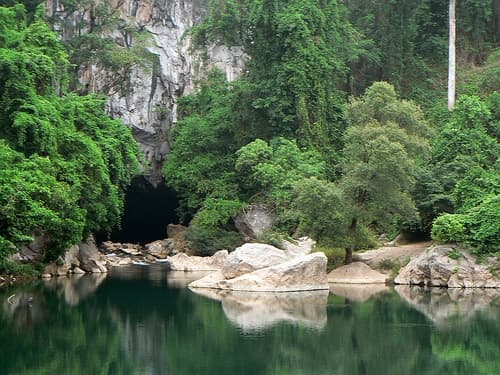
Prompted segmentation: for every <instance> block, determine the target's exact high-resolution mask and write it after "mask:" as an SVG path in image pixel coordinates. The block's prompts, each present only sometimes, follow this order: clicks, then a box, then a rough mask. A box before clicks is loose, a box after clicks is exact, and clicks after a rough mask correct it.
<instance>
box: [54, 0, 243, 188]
mask: <svg viewBox="0 0 500 375" xmlns="http://www.w3.org/2000/svg"><path fill="white" fill-rule="evenodd" d="M69 3H71V2H65V1H62V0H47V1H46V8H47V13H48V16H49V17H50V18H51V19H52V22H53V24H54V28H55V29H56V30H57V31H59V33H60V34H61V36H62V38H63V39H66V40H68V39H70V38H72V37H74V36H79V35H84V34H86V33H89V32H92V31H93V30H92V27H93V26H92V25H93V23H95V22H98V21H99V20H97V21H96V19H97V18H98V17H99V14H101V18H102V19H101V21H104V22H105V21H106V19H105V18H106V17H108V18H110V19H111V17H109V15H111V14H112V15H113V17H114V20H115V21H114V26H111V27H110V28H108V29H106V30H105V31H102V30H101V31H100V32H101V33H103V34H102V35H103V36H105V37H107V38H111V39H112V40H113V41H114V43H116V44H117V45H118V46H120V47H122V48H127V49H129V50H130V49H132V48H134V47H135V46H137V44H138V43H139V42H140V43H142V44H141V46H142V45H143V46H144V48H145V49H146V51H147V52H148V58H147V59H146V60H147V61H145V62H144V63H143V64H142V63H141V64H135V65H133V66H132V67H131V68H130V69H128V70H127V72H126V74H125V75H124V74H123V72H120V73H121V74H117V73H116V71H110V70H109V69H107V68H104V67H103V65H101V64H98V63H95V60H92V59H89V62H88V63H85V64H82V65H81V66H79V67H78V68H79V69H78V80H79V84H80V87H81V90H82V91H84V92H99V93H104V94H105V95H107V96H108V98H109V101H108V106H107V110H108V112H109V114H110V115H111V116H112V117H114V118H120V119H121V120H122V121H123V122H124V123H125V124H126V125H127V126H129V127H131V128H132V130H133V133H134V136H135V138H136V139H137V141H138V142H139V144H140V146H141V148H142V150H143V151H144V153H145V155H146V159H147V160H148V161H149V163H150V169H149V170H146V171H145V173H146V174H148V175H149V180H150V181H151V182H152V183H157V182H159V180H160V179H161V166H162V164H163V161H164V160H165V158H166V156H167V154H168V152H169V150H170V139H169V134H170V130H171V129H172V127H173V126H175V123H176V122H177V100H178V98H179V97H180V96H182V95H185V94H187V93H190V92H192V91H193V90H194V89H195V88H196V82H197V81H198V80H199V79H200V78H201V77H202V76H203V74H204V73H206V72H207V71H208V69H209V68H210V67H213V66H216V67H218V68H219V69H221V70H222V71H224V72H225V73H226V76H227V78H228V80H234V79H236V78H237V77H238V76H239V75H240V74H241V72H242V69H243V65H244V60H245V56H244V54H243V52H242V50H241V49H240V48H235V47H233V48H227V47H225V46H212V47H210V48H208V49H207V51H203V52H190V49H189V47H190V45H189V44H190V41H189V37H186V35H185V33H186V31H187V30H188V29H189V28H191V27H192V26H193V25H196V24H197V23H199V22H200V20H202V19H203V17H204V16H205V15H206V13H207V3H208V0H91V1H87V2H81V4H80V5H77V6H76V7H72V8H70V5H67V6H66V7H65V5H64V4H69ZM73 3H74V2H73ZM103 13H104V14H106V15H108V16H106V15H105V16H102V14H103ZM133 31H135V32H136V33H137V32H140V34H141V35H142V36H143V37H141V39H140V40H138V39H137V38H134V37H133V36H132V32H133ZM144 35H145V37H144ZM91 53H92V52H91ZM202 56H203V58H202Z"/></svg>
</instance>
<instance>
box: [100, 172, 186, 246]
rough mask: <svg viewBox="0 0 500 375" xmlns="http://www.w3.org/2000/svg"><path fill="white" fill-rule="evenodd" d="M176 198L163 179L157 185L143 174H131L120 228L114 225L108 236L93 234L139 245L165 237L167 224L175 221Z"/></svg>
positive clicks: (101, 237)
mask: <svg viewBox="0 0 500 375" xmlns="http://www.w3.org/2000/svg"><path fill="white" fill-rule="evenodd" d="M177 207H178V200H177V197H176V195H175V192H174V191H173V190H172V189H170V188H169V187H167V185H166V184H165V183H164V182H161V183H160V184H158V186H157V187H154V186H153V185H151V184H150V183H149V182H148V181H147V180H146V179H145V178H144V177H142V176H138V177H136V178H134V180H133V181H132V184H131V185H130V187H129V188H128V190H127V193H126V195H125V212H124V214H123V218H122V224H121V229H115V230H113V232H112V233H111V236H110V237H108V236H106V235H105V234H100V235H97V236H96V239H97V241H98V242H100V241H105V240H108V239H109V240H111V241H113V242H129V243H140V244H142V245H144V244H146V243H148V242H152V241H155V240H160V239H163V238H166V237H167V224H169V223H177V221H178V218H177V214H176V209H177Z"/></svg>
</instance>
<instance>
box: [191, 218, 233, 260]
mask: <svg viewBox="0 0 500 375" xmlns="http://www.w3.org/2000/svg"><path fill="white" fill-rule="evenodd" d="M184 238H185V239H186V241H187V243H188V246H189V248H190V249H191V250H192V252H193V254H194V255H200V256H208V255H213V254H214V253H215V252H216V251H218V250H222V249H226V250H232V249H234V248H235V247H237V246H239V245H241V244H242V242H243V240H242V238H241V236H240V234H239V233H238V232H235V231H230V230H226V229H221V228H207V227H204V226H200V225H195V224H192V225H191V226H190V227H189V228H188V229H187V231H186V234H185V235H184Z"/></svg>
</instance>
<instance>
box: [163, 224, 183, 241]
mask: <svg viewBox="0 0 500 375" xmlns="http://www.w3.org/2000/svg"><path fill="white" fill-rule="evenodd" d="M186 230H187V227H185V226H184V225H180V224H168V225H167V237H168V238H171V239H173V240H183V239H184V234H185V233H186Z"/></svg>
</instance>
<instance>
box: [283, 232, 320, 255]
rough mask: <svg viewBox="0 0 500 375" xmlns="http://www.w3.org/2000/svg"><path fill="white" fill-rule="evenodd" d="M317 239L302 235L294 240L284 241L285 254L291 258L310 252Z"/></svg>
mask: <svg viewBox="0 0 500 375" xmlns="http://www.w3.org/2000/svg"><path fill="white" fill-rule="evenodd" d="M314 245H316V241H314V240H313V239H312V238H309V237H300V238H299V239H297V240H295V241H294V242H290V241H286V240H284V241H283V249H284V250H285V254H286V255H287V256H288V257H289V258H290V259H291V258H294V257H298V256H302V255H306V254H310V253H311V251H312V249H313V247H314Z"/></svg>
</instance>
